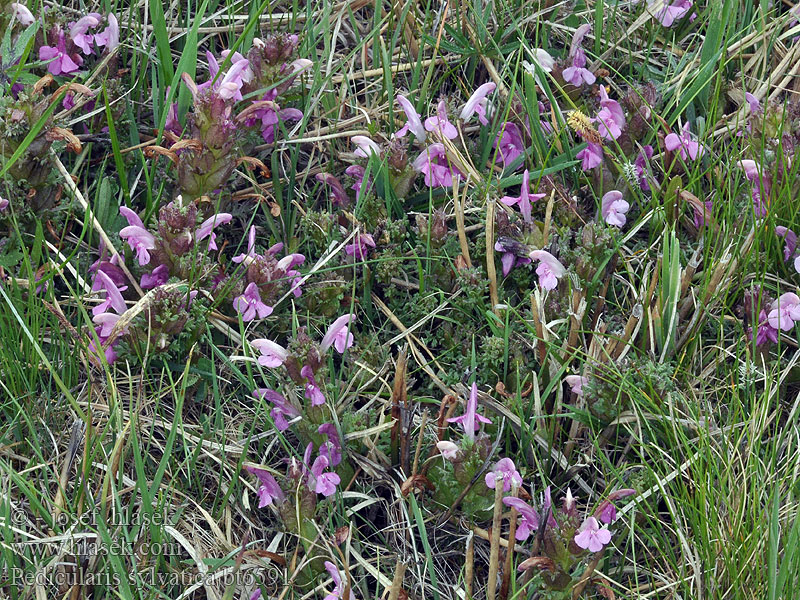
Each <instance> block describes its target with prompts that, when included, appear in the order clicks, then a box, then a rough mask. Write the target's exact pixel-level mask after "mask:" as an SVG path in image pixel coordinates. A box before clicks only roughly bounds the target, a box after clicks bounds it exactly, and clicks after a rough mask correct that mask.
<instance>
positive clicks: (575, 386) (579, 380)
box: [564, 375, 589, 396]
mask: <svg viewBox="0 0 800 600" xmlns="http://www.w3.org/2000/svg"><path fill="white" fill-rule="evenodd" d="M564 381H566V382H567V385H568V386H569V388H570V390H572V393H573V394H577V395H578V396H582V395H583V386H585V385H586V384H587V383H589V379H588V378H586V377H583V376H581V375H567V376H566V377H565V378H564Z"/></svg>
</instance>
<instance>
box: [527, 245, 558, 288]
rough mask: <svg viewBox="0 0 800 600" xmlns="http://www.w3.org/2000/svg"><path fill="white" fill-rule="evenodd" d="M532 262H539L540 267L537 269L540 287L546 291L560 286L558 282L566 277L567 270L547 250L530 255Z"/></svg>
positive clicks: (535, 251)
mask: <svg viewBox="0 0 800 600" xmlns="http://www.w3.org/2000/svg"><path fill="white" fill-rule="evenodd" d="M530 257H531V259H532V260H538V261H539V266H538V267H536V274H537V275H538V276H539V285H541V286H542V287H543V288H544V289H546V290H553V289H555V287H556V286H557V285H558V280H559V279H561V278H562V277H563V276H564V273H566V272H567V270H566V269H565V268H564V265H562V264H561V263H560V262H559V261H558V259H557V258H556V257H555V256H553V255H552V254H550V253H549V252H548V251H547V250H534V251H532V252H531V253H530Z"/></svg>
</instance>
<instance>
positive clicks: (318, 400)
mask: <svg viewBox="0 0 800 600" xmlns="http://www.w3.org/2000/svg"><path fill="white" fill-rule="evenodd" d="M300 375H302V376H303V377H305V378H306V391H305V396H306V398H308V399H309V400H311V406H322V405H323V404H325V394H323V393H322V390H321V389H319V386H318V385H317V380H316V379H314V371H313V370H312V369H311V367H309V366H308V365H304V366H303V368H302V369H300Z"/></svg>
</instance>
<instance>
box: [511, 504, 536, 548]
mask: <svg viewBox="0 0 800 600" xmlns="http://www.w3.org/2000/svg"><path fill="white" fill-rule="evenodd" d="M503 504H505V505H506V506H508V507H511V508H514V509H516V511H517V512H518V513H519V519H518V520H517V532H516V534H515V535H514V537H515V538H516V539H517V541H519V542H523V541H525V540H526V539H528V537H529V536H530V535H531V534H532V533H533V532H535V531H536V530H537V529H539V515H538V514H537V513H536V511H535V510H534V509H533V508H532V507H531V506H530V505H529V504H527V503H526V502H525V501H523V500H520V499H519V498H515V497H513V496H506V497H505V498H503Z"/></svg>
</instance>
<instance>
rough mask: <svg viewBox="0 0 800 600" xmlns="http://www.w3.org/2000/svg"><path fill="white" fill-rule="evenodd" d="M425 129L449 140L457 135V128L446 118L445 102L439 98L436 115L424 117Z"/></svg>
mask: <svg viewBox="0 0 800 600" xmlns="http://www.w3.org/2000/svg"><path fill="white" fill-rule="evenodd" d="M425 129H427V130H428V131H430V132H435V133H436V134H438V135H439V136H441V137H442V138H447V139H449V140H454V139H456V138H457V137H458V129H456V126H455V125H453V124H452V123H451V122H450V121H449V120H448V119H447V104H445V101H444V100H439V104H438V105H437V107H436V115H435V116H433V117H428V118H427V119H425Z"/></svg>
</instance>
